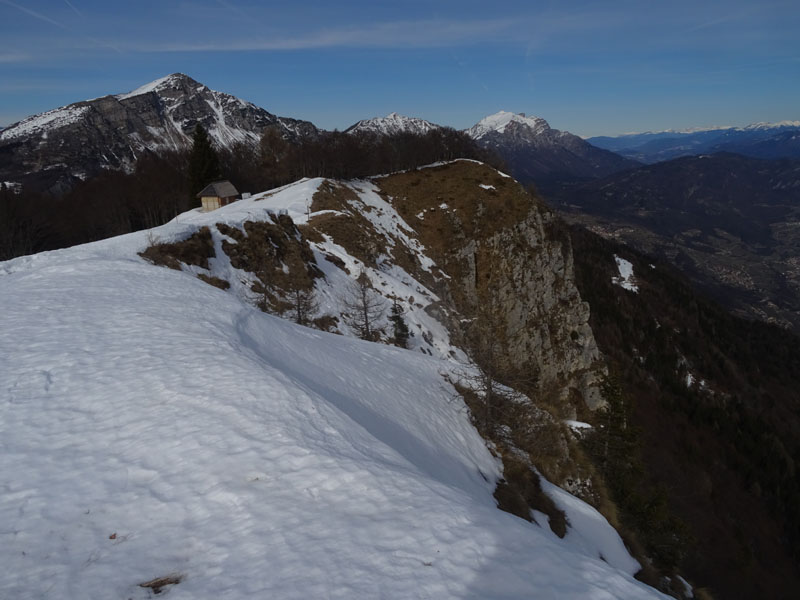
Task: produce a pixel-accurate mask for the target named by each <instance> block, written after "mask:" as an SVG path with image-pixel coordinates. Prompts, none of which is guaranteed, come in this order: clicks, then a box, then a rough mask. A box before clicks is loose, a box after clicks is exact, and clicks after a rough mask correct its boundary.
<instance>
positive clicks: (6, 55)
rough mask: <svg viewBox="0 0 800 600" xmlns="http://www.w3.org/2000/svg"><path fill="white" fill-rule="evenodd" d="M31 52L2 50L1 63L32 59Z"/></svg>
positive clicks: (0, 54)
mask: <svg viewBox="0 0 800 600" xmlns="http://www.w3.org/2000/svg"><path fill="white" fill-rule="evenodd" d="M31 58H32V57H31V55H30V54H24V53H22V52H0V64H6V65H8V64H14V63H21V62H26V61H29V60H31Z"/></svg>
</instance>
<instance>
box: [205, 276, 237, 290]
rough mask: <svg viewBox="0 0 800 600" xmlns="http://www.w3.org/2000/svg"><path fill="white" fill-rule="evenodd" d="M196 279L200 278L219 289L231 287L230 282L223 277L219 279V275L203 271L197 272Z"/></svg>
mask: <svg viewBox="0 0 800 600" xmlns="http://www.w3.org/2000/svg"><path fill="white" fill-rule="evenodd" d="M197 277H198V279H202V280H203V281H205V282H206V283H207V284H209V285H213V286H214V287H216V288H219V289H221V290H227V289H229V288H230V287H231V284H230V282H228V281H225V280H224V279H220V278H219V277H214V276H213V275H206V274H205V273H198V274H197Z"/></svg>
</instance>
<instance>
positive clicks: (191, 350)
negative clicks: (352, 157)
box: [0, 180, 662, 599]
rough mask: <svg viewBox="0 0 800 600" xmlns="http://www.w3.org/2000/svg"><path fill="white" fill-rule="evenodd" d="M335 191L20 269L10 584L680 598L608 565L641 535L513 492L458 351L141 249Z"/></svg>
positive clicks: (58, 594)
mask: <svg viewBox="0 0 800 600" xmlns="http://www.w3.org/2000/svg"><path fill="white" fill-rule="evenodd" d="M318 185H319V182H318V181H317V180H311V181H303V182H299V183H298V184H295V185H293V186H287V187H286V188H284V189H282V190H280V191H278V192H275V193H272V194H270V195H267V196H266V197H261V198H262V199H253V200H250V201H241V202H238V203H235V204H232V205H230V206H229V207H226V209H227V210H226V209H222V210H220V211H215V212H214V213H210V214H200V213H197V212H192V213H187V214H186V215H181V217H179V218H178V219H177V220H176V221H175V222H173V223H170V224H168V225H165V226H163V227H160V228H157V229H156V230H154V231H153V232H152V233H149V232H138V233H135V234H130V235H127V236H122V237H119V238H114V239H110V240H104V241H102V242H96V243H93V244H88V245H84V246H78V247H75V248H71V249H66V250H60V251H55V252H49V253H43V254H39V255H35V256H31V257H21V258H18V259H15V260H12V261H8V262H5V263H0V305H2V306H3V307H4V310H3V311H2V313H0V315H1V316H0V356H2V357H3V364H4V368H3V369H2V370H0V390H2V395H3V401H2V402H0V440H2V448H3V452H2V453H0V474H2V478H1V479H0V489H2V494H0V523H2V524H3V526H2V527H1V528H0V563H1V564H3V569H2V570H0V597H1V598H16V599H24V598H76V599H77V598H81V599H83V598H146V597H149V594H150V592H148V591H147V590H145V589H143V588H140V587H139V585H138V584H140V583H142V582H146V581H149V580H152V579H154V578H157V577H162V576H166V575H170V574H173V575H178V576H180V577H181V578H182V581H181V582H180V583H178V584H177V585H173V586H170V587H167V588H164V590H165V593H166V594H167V596H168V597H171V598H192V599H197V598H221V597H225V598H232V599H236V598H282V599H285V598H303V599H306V598H348V599H350V598H379V597H382V598H481V599H487V598H509V599H510V598H523V597H541V598H556V597H557V598H597V599H601V598H603V599H606V598H608V599H610V598H654V597H662V596H661V595H660V594H658V593H657V592H655V591H654V590H652V589H651V588H648V587H646V586H644V585H643V584H641V583H639V582H637V581H635V580H634V579H633V578H632V577H631V576H630V572H632V570H635V565H632V564H631V563H630V561H628V562H627V563H626V562H625V561H624V560H623V559H620V558H619V557H618V556H614V557H613V559H612V558H611V557H607V558H608V559H609V562H605V561H603V560H601V559H600V558H599V556H598V554H599V553H601V552H603V550H602V549H603V548H617V551H618V549H619V547H620V546H619V544H621V543H620V542H619V540H618V537H615V536H616V534H615V533H613V531H608V530H602V529H601V528H600V527H598V526H597V522H598V521H597V519H598V517H597V515H592V516H591V517H590V521H591V523H592V525H591V526H588V527H586V528H585V530H581V532H580V533H581V536H582V537H580V539H583V540H585V539H586V538H587V537H588V538H589V539H590V540H591V541H590V542H586V541H584V542H582V543H576V542H575V540H574V539H573V538H570V534H568V536H567V538H565V540H559V539H557V538H555V537H554V535H553V534H552V533H551V532H550V531H549V530H548V529H542V528H539V527H538V526H537V525H535V524H529V523H527V522H525V521H523V520H521V519H518V518H516V517H513V516H511V515H509V514H506V513H503V512H501V511H499V510H497V509H496V508H495V502H494V500H493V498H492V495H491V494H492V490H493V488H494V483H495V481H496V480H497V479H498V477H500V475H501V473H500V467H499V464H498V462H497V461H496V460H495V459H494V458H493V457H492V456H491V454H490V453H489V452H488V450H487V449H486V447H485V444H484V442H483V440H482V439H481V438H480V437H479V436H478V434H477V433H476V431H475V430H474V428H473V427H472V426H471V425H470V422H469V418H468V416H467V414H466V411H465V409H464V406H463V404H462V403H461V401H460V400H457V399H456V397H455V395H454V392H453V390H452V388H450V387H449V385H448V384H446V383H445V381H444V379H443V377H442V375H443V374H444V373H446V372H447V371H448V370H450V369H452V368H454V363H451V362H448V361H445V360H442V359H438V358H436V357H431V356H427V355H425V354H423V353H421V352H413V351H404V350H399V349H395V348H391V347H388V346H383V345H379V344H371V343H367V342H362V341H360V340H355V339H351V338H348V337H344V336H337V335H333V334H326V333H322V332H318V331H315V330H312V329H307V328H303V327H299V326H296V325H294V324H291V323H289V322H287V321H283V320H281V319H279V318H276V317H272V316H268V315H265V314H263V313H261V312H259V311H257V310H256V309H254V308H252V307H251V306H249V305H248V304H246V303H244V302H242V300H241V299H240V297H239V296H238V295H237V293H236V291H235V290H233V291H234V293H230V292H225V291H221V290H219V289H216V288H214V287H212V286H209V285H207V284H205V283H203V282H201V281H200V280H198V279H197V278H195V277H194V276H193V274H192V273H188V272H180V271H174V270H170V269H166V268H160V267H155V266H152V265H150V264H148V263H147V262H145V261H144V260H143V259H141V258H139V257H138V256H137V254H136V253H137V251H140V250H142V249H144V248H145V247H146V246H147V245H148V244H149V243H150V242H151V241H152V237H153V236H154V235H155V236H158V237H159V238H161V239H163V240H169V239H181V238H183V237H186V235H188V234H189V233H191V232H192V231H194V230H196V229H197V228H198V227H199V226H201V225H212V224H213V223H215V222H217V221H225V222H228V223H231V224H233V223H236V222H237V220H238V222H239V223H241V222H242V221H243V220H244V219H258V218H269V213H268V212H267V210H268V209H272V210H275V209H276V208H277V209H279V210H280V209H283V210H287V211H294V212H295V215H296V216H297V217H298V219H299V218H300V215H302V213H303V211H304V210H305V201H304V196H305V195H307V194H308V193H309V192H310V191H311V190H313V189H315V186H318ZM363 193H364V194H366V195H367V196H368V195H369V190H368V188H367V187H366V186H365V187H364V192H363ZM373 201H374V202H377V200H375V199H373ZM374 210H375V212H377V208H375V209H374ZM384 216H386V215H384ZM376 218H378V217H376ZM388 218H389V220H390V221H393V219H391V215H389V216H388ZM387 226H389V225H388V224H387ZM222 262H224V261H222ZM211 267H212V269H215V270H217V271H221V270H224V269H225V268H226V267H225V266H224V265H223V264H212V265H211ZM227 268H230V267H229V266H228V267H227ZM570 498H571V497H570ZM573 500H574V499H573ZM559 501H560V502H561V503H563V504H565V505H567V504H569V506H570V510H569V511H568V515H572V514H579V512H580V511H578V512H575V511H576V510H578V509H576V508H575V506H576V505H575V504H574V503H572V501H567V500H564V499H563V498H562V499H560V500H559ZM574 502H578V501H576V500H575V501H574ZM578 506H579V505H578ZM592 519H594V520H592ZM600 519H601V518H600ZM576 527H579V525H578V524H577V523H576ZM576 531H577V530H576ZM615 544H616V545H615ZM598 549H600V550H598ZM609 563H610V564H609Z"/></svg>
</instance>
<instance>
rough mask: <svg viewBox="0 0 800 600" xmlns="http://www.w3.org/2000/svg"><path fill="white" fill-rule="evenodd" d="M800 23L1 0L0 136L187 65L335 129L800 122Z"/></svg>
mask: <svg viewBox="0 0 800 600" xmlns="http://www.w3.org/2000/svg"><path fill="white" fill-rule="evenodd" d="M798 31H800V2H798V0H775V1H772V0H760V1H754V0H727V1H724V2H720V1H717V0H706V1H698V0H691V1H686V0H674V1H671V2H665V1H663V0H660V1H650V0H615V1H604V0H575V1H569V0H562V1H560V2H559V1H538V0H529V1H520V2H513V1H509V2H505V1H502V0H498V1H495V2H487V1H486V0H480V1H473V0H459V1H453V0H409V1H402V0H395V1H392V2H388V1H384V0H359V1H352V2H334V1H332V0H327V1H317V0H315V1H304V0H295V1H294V2H258V1H256V0H187V1H182V2H170V1H168V0H162V1H150V0H140V1H137V2H129V1H125V2H122V1H115V0H104V1H102V2H101V1H97V0H0V39H1V40H2V41H3V43H2V46H0V126H3V125H6V126H7V125H10V124H11V123H14V122H16V121H18V120H20V119H22V118H24V117H26V116H28V115H31V114H36V113H40V112H43V111H45V110H49V109H52V108H56V107H59V106H63V105H66V104H69V103H72V102H76V101H80V100H86V99H89V98H95V97H99V96H104V95H106V94H118V93H123V92H127V91H130V90H132V89H135V88H137V87H139V86H141V85H143V84H145V83H147V82H149V81H152V80H154V79H158V78H159V77H163V76H164V75H167V74H169V73H175V72H180V73H185V74H187V75H189V76H191V77H193V78H194V79H196V80H198V81H200V82H201V83H204V84H205V85H207V86H208V87H210V88H212V89H215V90H219V91H222V92H227V93H229V94H233V95H235V96H238V97H240V98H242V99H244V100H248V101H250V102H253V103H254V104H256V105H258V106H261V107H263V108H265V109H267V110H268V111H270V112H272V113H274V114H277V115H280V116H287V117H294V118H299V119H305V120H309V121H312V122H313V123H314V124H315V125H317V126H319V127H322V128H325V129H345V128H347V127H348V126H350V125H352V124H353V123H355V122H356V121H358V120H359V119H364V118H370V117H374V116H382V115H386V114H388V113H390V112H399V113H401V114H405V115H409V116H416V117H422V118H425V119H428V120H430V121H433V122H435V123H439V124H442V125H449V126H451V127H455V128H457V129H462V128H466V127H469V126H471V125H473V124H474V123H476V122H477V121H479V120H480V119H481V118H483V117H485V116H486V115H489V114H492V113H495V112H497V111H499V110H508V111H513V112H524V113H526V114H528V115H529V116H530V115H536V116H539V117H542V118H544V119H546V120H547V121H548V122H549V123H550V125H551V126H552V127H555V128H558V129H565V130H568V131H571V132H572V133H576V134H578V135H583V136H584V137H588V136H592V135H616V134H620V133H626V132H633V131H659V130H664V129H670V128H675V129H680V128H689V127H704V126H705V127H707V126H720V125H739V126H741V125H746V124H749V123H754V122H762V121H767V122H775V121H781V120H800V34H798V33H797V32H798Z"/></svg>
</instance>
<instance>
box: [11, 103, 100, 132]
mask: <svg viewBox="0 0 800 600" xmlns="http://www.w3.org/2000/svg"><path fill="white" fill-rule="evenodd" d="M88 110H89V107H88V106H85V105H84V106H75V105H70V106H63V107H61V108H56V109H54V110H49V111H47V112H44V113H41V114H39V115H33V116H32V117H28V118H27V119H23V120H22V121H20V122H19V123H17V124H16V125H12V126H10V127H8V128H7V129H3V131H0V140H12V139H14V138H18V137H22V136H25V135H36V134H40V133H45V132H46V131H52V130H54V129H59V128H61V127H66V126H67V125H70V124H72V123H75V122H76V121H78V120H80V118H81V117H82V116H83V115H84V114H86V112H87V111H88Z"/></svg>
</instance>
